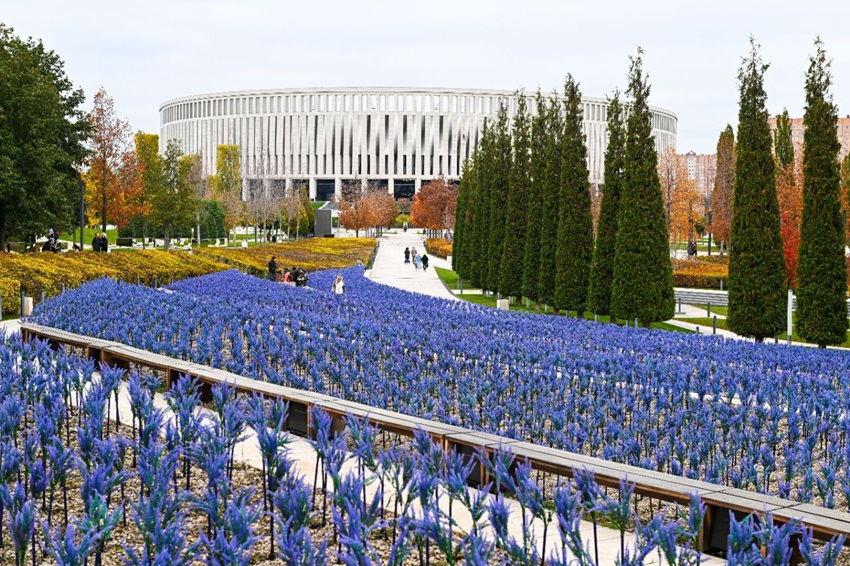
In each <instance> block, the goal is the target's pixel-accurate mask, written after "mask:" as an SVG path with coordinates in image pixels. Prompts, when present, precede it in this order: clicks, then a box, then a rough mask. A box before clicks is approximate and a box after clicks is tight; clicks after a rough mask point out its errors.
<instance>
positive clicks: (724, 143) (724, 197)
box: [709, 124, 735, 254]
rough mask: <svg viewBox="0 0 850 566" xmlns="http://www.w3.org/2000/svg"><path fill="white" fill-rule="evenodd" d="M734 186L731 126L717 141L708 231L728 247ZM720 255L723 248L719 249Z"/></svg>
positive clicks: (733, 149) (733, 150) (721, 133)
mask: <svg viewBox="0 0 850 566" xmlns="http://www.w3.org/2000/svg"><path fill="white" fill-rule="evenodd" d="M734 185H735V132H734V131H732V126H730V125H728V124H727V125H726V129H725V130H723V131H722V132H720V137H719V138H718V139H717V174H716V175H715V177H714V191H712V193H711V219H710V224H709V229H710V230H711V232H712V234H713V236H714V238H715V239H716V240H717V245H718V247H720V246H721V242H722V243H723V244H725V245H726V247H727V248H728V247H729V235H730V233H731V231H732V192H733V187H734ZM720 253H721V254H722V253H723V248H722V247H720Z"/></svg>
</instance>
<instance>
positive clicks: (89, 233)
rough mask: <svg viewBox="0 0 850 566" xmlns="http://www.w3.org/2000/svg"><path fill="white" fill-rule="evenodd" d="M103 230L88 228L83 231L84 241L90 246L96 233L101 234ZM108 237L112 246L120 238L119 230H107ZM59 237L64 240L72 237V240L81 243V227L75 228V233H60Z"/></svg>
mask: <svg viewBox="0 0 850 566" xmlns="http://www.w3.org/2000/svg"><path fill="white" fill-rule="evenodd" d="M101 232H102V230H101V229H100V228H86V230H85V232H83V241H84V242H85V243H86V245H87V246H90V245H91V241H92V240H93V239H94V236H95V234H100V233H101ZM106 237H107V238H108V239H109V244H110V246H112V245H114V244H115V240H116V239H117V238H118V230H115V229H112V230H107V231H106ZM59 238H60V239H62V240H67V239H69V238H70V239H71V240H72V241H74V242H77V243H79V242H80V229H79V228H77V229H75V230H74V233H73V235H69V234H59Z"/></svg>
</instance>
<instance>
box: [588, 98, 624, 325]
mask: <svg viewBox="0 0 850 566" xmlns="http://www.w3.org/2000/svg"><path fill="white" fill-rule="evenodd" d="M624 159H625V131H624V125H623V111H622V107H621V106H620V93H619V91H614V97H613V98H612V99H611V101H610V102H609V103H608V147H607V148H606V149H605V180H604V184H603V185H602V202H601V203H600V204H599V224H598V225H597V227H596V246H595V248H594V250H593V263H592V264H591V268H590V289H589V290H588V301H587V302H588V306H589V308H590V310H591V311H593V312H595V313H596V314H611V283H612V279H613V277H614V247H615V245H616V242H617V215H618V213H619V209H620V192H621V191H622V187H623V175H624V170H623V160H624Z"/></svg>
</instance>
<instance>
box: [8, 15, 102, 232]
mask: <svg viewBox="0 0 850 566" xmlns="http://www.w3.org/2000/svg"><path fill="white" fill-rule="evenodd" d="M84 100H85V95H84V94H83V92H82V90H80V89H75V88H74V85H73V84H72V83H71V81H70V80H69V79H68V77H67V76H66V75H65V70H64V63H63V62H62V60H61V59H60V58H59V56H58V55H57V54H56V53H55V52H53V51H51V50H48V49H47V48H46V47H45V46H44V45H43V44H42V42H41V41H39V40H34V39H27V40H22V39H20V38H19V37H17V36H16V35H15V34H14V30H13V29H11V28H8V27H6V26H4V25H3V24H0V247H2V249H5V244H6V239H7V236H8V235H9V234H10V233H15V234H19V235H20V236H35V235H36V234H38V233H46V232H47V229H48V228H49V227H55V228H59V227H64V226H71V225H73V224H74V219H75V218H76V217H77V214H78V213H79V187H78V185H77V178H78V175H77V172H76V169H77V168H78V167H79V166H80V165H81V164H82V163H83V159H84V157H85V145H84V141H85V139H86V136H87V135H88V132H89V128H90V122H89V120H87V119H86V116H85V114H84V113H83V111H82V109H81V105H82V104H83V101H84Z"/></svg>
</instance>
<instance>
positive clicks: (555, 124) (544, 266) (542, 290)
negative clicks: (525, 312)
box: [537, 95, 564, 305]
mask: <svg viewBox="0 0 850 566" xmlns="http://www.w3.org/2000/svg"><path fill="white" fill-rule="evenodd" d="M546 113H547V122H548V125H549V127H548V135H547V136H546V150H545V151H546V169H545V177H544V179H543V211H542V214H541V215H540V271H539V273H538V281H537V283H538V289H539V291H538V295H539V297H538V298H539V300H540V302H542V303H543V304H546V305H554V304H555V265H556V263H555V252H556V250H557V242H558V215H559V214H560V203H561V190H560V189H561V181H560V177H561V133H562V130H563V124H564V121H563V117H562V116H561V102H560V100H559V97H558V96H557V95H556V96H553V97H552V98H551V99H549V107H548V108H547V109H546Z"/></svg>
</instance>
